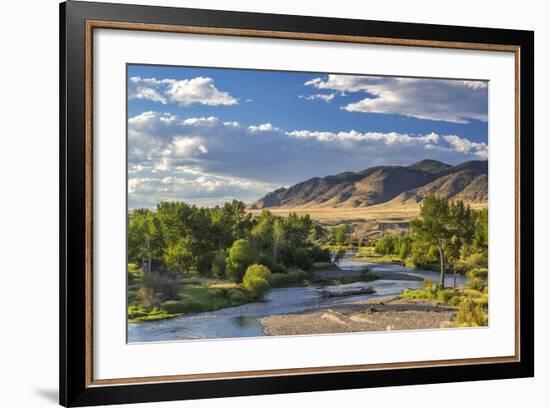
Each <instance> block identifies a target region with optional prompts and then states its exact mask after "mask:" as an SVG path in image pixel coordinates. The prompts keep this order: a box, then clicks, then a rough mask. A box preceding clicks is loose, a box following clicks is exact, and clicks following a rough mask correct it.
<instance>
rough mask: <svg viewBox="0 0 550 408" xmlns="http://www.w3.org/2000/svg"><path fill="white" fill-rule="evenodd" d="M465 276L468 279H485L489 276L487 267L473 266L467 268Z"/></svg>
mask: <svg viewBox="0 0 550 408" xmlns="http://www.w3.org/2000/svg"><path fill="white" fill-rule="evenodd" d="M466 276H467V277H468V279H474V278H477V279H483V280H487V278H488V277H489V270H488V269H487V268H474V269H471V270H469V271H468V272H467V273H466Z"/></svg>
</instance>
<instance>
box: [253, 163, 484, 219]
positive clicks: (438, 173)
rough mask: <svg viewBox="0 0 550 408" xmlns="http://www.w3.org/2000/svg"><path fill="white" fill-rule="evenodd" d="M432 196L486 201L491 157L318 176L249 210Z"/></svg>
mask: <svg viewBox="0 0 550 408" xmlns="http://www.w3.org/2000/svg"><path fill="white" fill-rule="evenodd" d="M429 194H435V195H440V196H445V197H447V198H449V199H453V200H459V199H460V200H463V201H465V202H468V203H486V202H487V198H488V166H487V161H486V160H484V161H481V160H472V161H467V162H464V163H460V164H458V165H455V166H452V165H449V164H445V163H442V162H440V161H437V160H428V159H426V160H422V161H419V162H417V163H414V164H412V165H410V166H377V167H371V168H368V169H366V170H363V171H359V172H344V173H340V174H336V175H333V176H326V177H314V178H311V179H309V180H306V181H303V182H300V183H298V184H295V185H293V186H291V187H288V188H279V189H277V190H275V191H272V192H270V193H268V194H266V195H265V196H264V197H262V198H260V199H259V200H257V201H256V202H254V203H252V204H251V205H250V206H249V208H250V209H263V208H304V209H306V208H364V207H370V206H373V205H378V204H384V203H387V204H388V205H391V206H394V205H395V206H407V205H417V204H418V203H420V202H421V201H422V200H423V199H424V198H425V197H426V196H427V195H429Z"/></svg>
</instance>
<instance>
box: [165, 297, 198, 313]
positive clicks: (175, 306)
mask: <svg viewBox="0 0 550 408" xmlns="http://www.w3.org/2000/svg"><path fill="white" fill-rule="evenodd" d="M160 307H161V310H164V311H166V313H170V314H175V313H197V312H202V311H204V310H205V306H204V305H203V304H202V303H200V302H197V301H195V300H193V299H184V300H168V301H166V302H164V303H162V304H161V306H160Z"/></svg>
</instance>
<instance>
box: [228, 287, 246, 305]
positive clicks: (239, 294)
mask: <svg viewBox="0 0 550 408" xmlns="http://www.w3.org/2000/svg"><path fill="white" fill-rule="evenodd" d="M247 300H248V296H246V294H245V293H244V292H243V291H242V290H239V289H231V290H229V301H230V302H231V304H232V305H233V306H237V305H242V304H243V303H246V301H247Z"/></svg>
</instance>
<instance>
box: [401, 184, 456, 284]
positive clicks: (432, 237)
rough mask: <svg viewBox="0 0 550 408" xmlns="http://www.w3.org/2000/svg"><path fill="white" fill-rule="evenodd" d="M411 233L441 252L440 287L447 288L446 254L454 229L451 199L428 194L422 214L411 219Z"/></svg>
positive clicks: (421, 208)
mask: <svg viewBox="0 0 550 408" xmlns="http://www.w3.org/2000/svg"><path fill="white" fill-rule="evenodd" d="M411 235H412V237H413V239H414V240H416V241H418V242H419V243H420V244H421V245H422V244H426V245H427V246H430V245H433V246H434V247H436V248H437V251H438V254H439V270H440V277H439V287H440V288H441V289H444V288H445V254H446V253H447V252H448V250H449V245H451V239H452V230H451V219H450V210H449V200H448V199H446V198H445V197H436V196H434V195H429V196H427V197H426V198H425V199H424V201H423V203H422V204H421V206H420V215H419V217H418V218H415V219H413V220H412V221H411Z"/></svg>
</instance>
